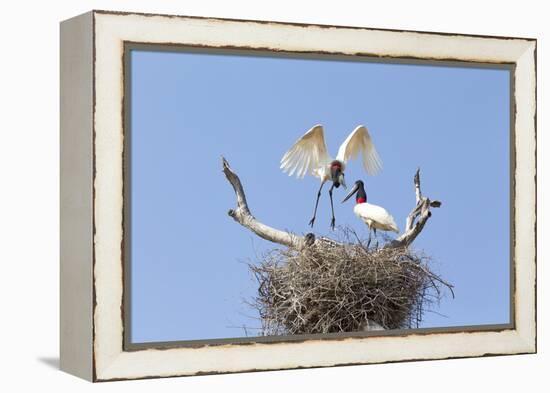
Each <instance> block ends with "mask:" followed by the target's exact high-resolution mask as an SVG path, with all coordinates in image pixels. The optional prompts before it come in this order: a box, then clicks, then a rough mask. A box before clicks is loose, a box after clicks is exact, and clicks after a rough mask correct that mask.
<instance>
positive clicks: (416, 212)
mask: <svg viewBox="0 0 550 393" xmlns="http://www.w3.org/2000/svg"><path fill="white" fill-rule="evenodd" d="M222 168H223V173H224V174H225V177H226V178H227V181H229V183H230V184H231V186H232V187H233V190H234V191H235V196H236V197H237V207H236V208H235V209H231V210H229V211H228V214H229V216H230V217H232V218H233V219H234V220H235V221H236V222H238V223H239V224H241V225H242V226H244V227H245V228H247V229H249V230H251V231H252V232H254V233H255V234H256V235H258V236H259V237H261V238H262V239H265V240H269V241H270V242H273V243H277V244H281V245H283V246H286V247H290V248H293V249H296V250H302V249H304V248H306V247H311V246H313V245H315V244H319V242H323V243H325V244H327V243H330V244H331V245H335V246H339V245H340V246H341V245H342V244H341V243H339V242H337V241H336V240H332V239H329V238H325V237H319V238H316V237H315V235H314V234H313V233H308V234H307V235H305V236H300V235H296V234H294V233H291V232H288V231H282V230H279V229H275V228H272V227H270V226H268V225H265V224H264V223H262V222H260V221H258V220H257V219H256V218H255V217H254V216H253V215H252V213H251V212H250V209H249V207H248V203H247V201H246V195H245V193H244V189H243V185H242V183H241V180H240V179H239V176H237V174H236V173H235V172H234V171H233V169H231V167H230V166H229V163H228V162H227V160H226V159H225V158H223V157H222ZM414 186H415V194H416V206H415V208H414V209H413V210H412V211H411V213H410V214H409V216H408V217H407V223H406V225H405V232H403V234H401V236H399V237H398V238H397V239H395V240H393V241H391V242H389V243H387V244H386V245H385V246H384V248H395V247H407V246H409V245H410V244H411V243H412V242H413V241H414V239H416V237H417V236H418V235H419V234H420V232H422V229H423V228H424V225H426V221H428V218H430V216H431V212H430V207H439V206H441V202H439V201H431V200H430V199H429V198H426V197H423V196H422V192H421V189H420V169H418V170H417V171H416V174H415V176H414Z"/></svg>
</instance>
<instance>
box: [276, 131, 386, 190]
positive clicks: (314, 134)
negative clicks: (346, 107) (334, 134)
mask: <svg viewBox="0 0 550 393" xmlns="http://www.w3.org/2000/svg"><path fill="white" fill-rule="evenodd" d="M359 153H362V158H363V160H362V161H363V166H364V168H365V170H366V171H367V173H368V174H369V175H375V174H376V173H378V172H379V171H380V169H382V161H381V160H380V157H379V156H378V152H377V151H376V148H375V147H374V144H373V142H372V138H371V136H370V134H369V131H368V130H367V128H366V127H365V126H362V125H360V126H357V127H356V128H355V129H354V130H353V131H352V132H351V133H350V134H349V135H348V137H347V138H346V140H345V141H344V142H343V143H342V144H341V145H340V148H339V149H338V154H337V155H336V161H339V162H341V163H342V164H343V167H342V171H344V170H345V166H346V164H347V163H348V161H349V160H350V159H355V158H356V157H357V155H358V154H359ZM332 161H334V160H333V159H332V157H331V156H330V155H329V154H328V151H327V146H326V143H325V133H324V131H323V126H322V125H320V124H317V125H315V126H313V127H312V128H311V129H309V130H308V131H307V132H306V133H305V134H304V135H303V136H302V137H301V138H300V139H298V140H297V141H296V142H295V143H294V145H293V146H292V147H291V148H290V149H289V150H288V151H287V152H286V153H285V155H284V156H283V158H282V159H281V169H282V170H283V172H285V173H288V175H289V176H292V175H296V177H297V178H299V179H301V178H303V177H304V176H305V175H306V174H311V175H313V176H315V177H318V178H320V179H321V180H323V179H324V180H325V181H327V180H329V179H330V163H331V162H332Z"/></svg>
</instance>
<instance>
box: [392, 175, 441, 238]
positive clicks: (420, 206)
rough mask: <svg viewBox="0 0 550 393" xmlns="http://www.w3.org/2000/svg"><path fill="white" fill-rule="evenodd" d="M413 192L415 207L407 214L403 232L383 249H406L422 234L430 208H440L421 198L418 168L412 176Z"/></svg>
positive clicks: (436, 203) (433, 202)
mask: <svg viewBox="0 0 550 393" xmlns="http://www.w3.org/2000/svg"><path fill="white" fill-rule="evenodd" d="M414 190H415V195H416V206H415V207H414V209H413V210H412V211H411V212H410V213H409V216H408V217H407V222H406V224H405V232H403V233H402V234H401V236H399V237H398V238H397V239H395V240H393V241H391V242H389V243H388V244H386V246H385V248H395V247H408V246H409V245H410V244H411V243H412V242H413V241H414V239H416V237H417V236H418V235H419V234H420V232H422V229H423V228H424V225H426V222H427V221H428V219H429V218H430V217H431V216H432V213H431V211H430V207H436V208H437V207H440V206H441V202H440V201H430V199H429V198H427V197H424V196H422V190H421V188H420V168H418V169H417V170H416V173H415V175H414ZM415 220H416V222H415Z"/></svg>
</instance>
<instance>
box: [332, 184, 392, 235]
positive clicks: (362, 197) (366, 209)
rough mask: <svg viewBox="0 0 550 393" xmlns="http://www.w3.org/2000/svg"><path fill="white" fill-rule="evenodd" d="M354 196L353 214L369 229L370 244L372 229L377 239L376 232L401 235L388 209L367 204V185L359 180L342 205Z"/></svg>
mask: <svg viewBox="0 0 550 393" xmlns="http://www.w3.org/2000/svg"><path fill="white" fill-rule="evenodd" d="M353 194H357V195H356V196H355V202H356V204H355V207H354V208H353V212H354V213H355V215H357V216H358V217H359V218H360V219H361V220H363V221H364V222H365V224H367V226H368V227H369V244H370V233H371V229H372V230H374V236H375V237H376V230H377V229H380V230H383V231H393V232H395V233H399V228H398V227H397V224H396V223H395V220H394V219H393V217H392V215H391V214H390V213H388V211H387V210H386V209H384V208H383V207H380V206H376V205H373V204H371V203H367V193H366V192H365V185H364V183H363V182H362V181H361V180H357V181H356V182H355V185H354V186H353V188H352V189H351V191H350V192H349V194H348V195H346V197H345V198H344V200H343V201H342V203H344V202H345V201H347V200H348V199H350V198H351V196H352V195H353Z"/></svg>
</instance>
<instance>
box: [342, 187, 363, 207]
mask: <svg viewBox="0 0 550 393" xmlns="http://www.w3.org/2000/svg"><path fill="white" fill-rule="evenodd" d="M357 191H359V186H358V185H357V184H355V185H354V186H353V188H352V189H351V191H350V192H349V194H348V195H346V197H345V198H344V200H343V201H342V203H344V202H345V201H347V200H348V199H350V198H351V196H352V195H353V194H355V193H356V192H357Z"/></svg>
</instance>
